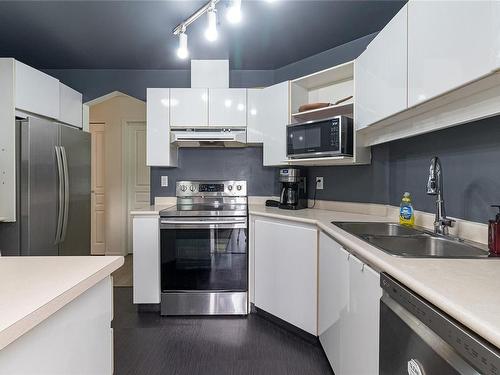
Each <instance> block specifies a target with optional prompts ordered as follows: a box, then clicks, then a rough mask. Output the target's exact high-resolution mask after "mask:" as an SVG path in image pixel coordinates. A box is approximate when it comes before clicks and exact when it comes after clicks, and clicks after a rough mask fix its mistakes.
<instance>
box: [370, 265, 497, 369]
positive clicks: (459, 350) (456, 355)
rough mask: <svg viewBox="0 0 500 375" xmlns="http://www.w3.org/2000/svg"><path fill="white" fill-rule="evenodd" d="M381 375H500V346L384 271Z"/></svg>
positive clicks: (381, 320) (382, 278) (381, 310)
mask: <svg viewBox="0 0 500 375" xmlns="http://www.w3.org/2000/svg"><path fill="white" fill-rule="evenodd" d="M380 285H381V287H382V289H383V291H384V294H383V295H382V298H381V303H380V358H379V359H380V362H379V367H380V372H379V374H380V375H394V374H398V375H399V374H409V375H435V374H436V375H437V374H439V375H451V374H453V375H456V374H488V375H493V374H495V375H498V374H500V351H499V350H498V349H497V348H496V347H494V346H493V345H491V344H489V343H488V342H486V341H485V340H483V339H482V338H480V337H478V336H477V335H476V334H474V333H473V332H471V331H470V330H468V329H467V328H465V327H464V326H463V325H461V324H460V323H458V322H457V321H455V320H454V319H453V318H451V317H449V316H447V315H446V314H445V313H443V312H442V311H440V310H439V309H437V308H436V307H435V306H433V305H431V304H430V303H429V302H427V301H425V300H424V299H422V298H421V297H419V296H418V295H416V294H415V293H414V292H412V291H411V290H409V289H408V288H406V287H405V286H403V285H401V284H400V283H398V282H397V281H396V280H394V279H393V278H391V277H390V276H388V275H387V274H382V275H381V277H380Z"/></svg>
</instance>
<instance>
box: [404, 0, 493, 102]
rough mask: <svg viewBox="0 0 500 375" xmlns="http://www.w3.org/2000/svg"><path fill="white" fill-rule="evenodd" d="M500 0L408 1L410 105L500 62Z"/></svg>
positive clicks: (461, 83) (455, 85)
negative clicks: (499, 4) (499, 40)
mask: <svg viewBox="0 0 500 375" xmlns="http://www.w3.org/2000/svg"><path fill="white" fill-rule="evenodd" d="M498 15H499V14H498V2H497V1H410V2H409V3H408V88H409V91H408V105H409V107H411V106H414V105H417V104H419V103H421V102H424V101H426V100H428V99H431V98H433V97H436V96H438V95H440V94H443V93H445V92H447V91H449V90H452V89H455V88H457V87H459V86H461V85H464V84H467V83H469V82H471V81H473V80H476V79H478V78H479V77H481V76H483V75H486V74H489V73H491V72H492V71H493V70H494V69H496V68H498V62H499V59H500V56H499V55H498V53H499V50H498V46H499V42H498V31H499V24H500V22H499V19H498Z"/></svg>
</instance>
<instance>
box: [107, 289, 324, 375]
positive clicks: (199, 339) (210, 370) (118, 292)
mask: <svg viewBox="0 0 500 375" xmlns="http://www.w3.org/2000/svg"><path fill="white" fill-rule="evenodd" d="M114 295H115V297H114V298H115V310H114V311H115V317H114V321H113V328H114V346H115V374H117V375H126V374H134V375H135V374H148V375H153V374H162V375H170V374H172V375H173V374H175V375H184V374H185V375H196V374H200V375H201V374H203V375H210V374H215V375H226V374H232V375H236V374H238V375H239V374H242V375H246V374H252V375H260V374H262V375H264V374H266V375H267V374H271V375H280V374H287V375H292V374H307V375H315V374H333V372H332V371H331V369H330V366H329V364H328V361H327V359H326V357H325V355H324V353H323V350H322V349H321V347H320V346H319V345H316V344H312V343H309V342H307V341H305V340H304V339H302V338H300V337H297V336H295V335H294V334H292V333H289V332H288V331H286V330H284V329H283V328H281V327H279V326H277V325H275V324H274V323H271V322H269V321H267V320H266V319H263V318H262V317H260V316H258V315H255V314H251V315H250V316H248V317H247V318H236V317H234V318H225V317H224V318H220V317H218V318H172V317H160V315H159V314H158V313H149V312H148V313H144V312H142V313H138V312H137V310H136V307H135V306H134V305H133V304H132V289H131V288H115V289H114Z"/></svg>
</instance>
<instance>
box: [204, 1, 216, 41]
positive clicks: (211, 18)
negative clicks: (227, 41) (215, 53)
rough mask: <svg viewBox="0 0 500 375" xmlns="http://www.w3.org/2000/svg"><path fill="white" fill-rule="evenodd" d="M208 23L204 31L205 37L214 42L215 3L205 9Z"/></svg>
mask: <svg viewBox="0 0 500 375" xmlns="http://www.w3.org/2000/svg"><path fill="white" fill-rule="evenodd" d="M207 17H208V25H207V30H206V31H205V38H207V40H208V41H209V42H215V41H216V40H217V36H218V35H217V10H216V9H215V5H213V4H212V5H211V6H210V8H209V9H208V11H207Z"/></svg>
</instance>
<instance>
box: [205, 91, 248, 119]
mask: <svg viewBox="0 0 500 375" xmlns="http://www.w3.org/2000/svg"><path fill="white" fill-rule="evenodd" d="M208 123H209V125H210V126H231V127H233V126H241V127H244V126H247V90H246V89H209V90H208Z"/></svg>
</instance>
